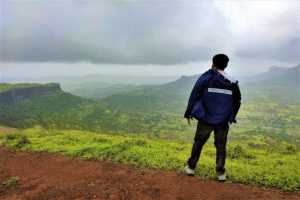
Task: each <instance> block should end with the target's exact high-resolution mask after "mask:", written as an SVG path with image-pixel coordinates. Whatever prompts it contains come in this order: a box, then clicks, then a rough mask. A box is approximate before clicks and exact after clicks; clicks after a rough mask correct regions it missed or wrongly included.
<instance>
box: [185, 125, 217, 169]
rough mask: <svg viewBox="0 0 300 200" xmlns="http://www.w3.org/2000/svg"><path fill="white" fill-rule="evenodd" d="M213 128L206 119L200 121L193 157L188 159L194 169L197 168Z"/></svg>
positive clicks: (190, 166)
mask: <svg viewBox="0 0 300 200" xmlns="http://www.w3.org/2000/svg"><path fill="white" fill-rule="evenodd" d="M213 130H214V128H213V126H211V125H210V124H208V123H206V122H205V121H198V125H197V130H196V134H195V138H194V144H193V148H192V153H191V157H190V158H189V160H188V165H189V168H190V169H192V170H194V169H195V168H196V164H197V162H198V160H199V157H200V154H201V150H202V147H203V145H204V144H205V143H206V141H207V140H208V138H209V136H210V133H211V132H212V131H213Z"/></svg>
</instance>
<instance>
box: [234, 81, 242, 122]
mask: <svg viewBox="0 0 300 200" xmlns="http://www.w3.org/2000/svg"><path fill="white" fill-rule="evenodd" d="M232 98H233V111H234V117H236V115H237V113H238V111H239V109H240V106H241V102H242V100H241V91H240V88H239V86H238V85H237V88H236V89H235V91H234V92H233V95H232Z"/></svg>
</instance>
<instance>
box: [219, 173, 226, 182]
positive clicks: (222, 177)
mask: <svg viewBox="0 0 300 200" xmlns="http://www.w3.org/2000/svg"><path fill="white" fill-rule="evenodd" d="M218 180H219V181H225V180H226V172H225V173H224V174H223V175H221V174H219V173H218Z"/></svg>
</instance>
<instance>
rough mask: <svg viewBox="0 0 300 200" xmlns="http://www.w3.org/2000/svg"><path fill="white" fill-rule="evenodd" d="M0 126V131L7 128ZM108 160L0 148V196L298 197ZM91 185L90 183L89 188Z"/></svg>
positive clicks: (297, 196)
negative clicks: (12, 181) (15, 179)
mask: <svg viewBox="0 0 300 200" xmlns="http://www.w3.org/2000/svg"><path fill="white" fill-rule="evenodd" d="M1 130H2V134H3V133H5V131H4V130H10V131H12V129H9V128H6V129H3V127H2V129H0V131H1ZM0 134H1V133H0ZM109 158H111V157H109V156H108V157H107V158H106V160H105V161H99V160H97V159H95V158H90V159H79V158H76V157H72V156H68V157H63V156H62V155H60V154H59V153H55V154H50V153H47V152H40V153H37V154H33V153H31V152H29V151H17V150H16V149H9V148H5V145H3V146H2V147H1V146H0V199H6V200H12V199H13V200H15V199H21V200H22V199H24V200H25V199H26V200H27V199H35V200H39V199H41V200H42V199H43V200H44V199H59V200H60V199H70V200H74V199H120V200H125V199H163V200H164V199H166V200H168V199H174V200H175V199H176V200H177V199H178V200H179V199H182V200H186V199H197V200H198V199H211V200H213V199H222V200H226V199H242V200H244V199H262V200H267V199H272V200H275V199H295V200H296V199H300V193H297V194H295V193H285V192H283V194H281V193H280V190H278V189H275V188H272V190H275V191H272V190H271V191H264V190H262V189H261V186H258V187H254V186H251V185H247V184H243V185H241V183H232V184H225V183H222V182H219V181H218V180H217V179H213V180H212V179H206V180H201V179H198V178H196V177H190V176H188V175H186V174H182V173H181V172H178V171H170V170H152V169H149V168H143V169H141V170H140V169H138V168H137V167H136V166H135V165H124V164H122V163H121V162H119V163H118V164H114V163H108V162H107V159H109ZM112 160H113V158H112ZM200 161H201V160H200ZM136 162H137V161H136ZM183 167H184V166H182V168H183ZM196 173H197V171H196ZM198 173H199V171H198ZM13 177H19V178H20V179H19V180H17V181H16V185H15V187H13V186H10V187H8V186H6V185H3V183H4V182H5V181H8V180H10V179H11V178H13ZM92 183H93V184H95V186H89V185H91V184H92ZM253 191H256V192H255V193H253Z"/></svg>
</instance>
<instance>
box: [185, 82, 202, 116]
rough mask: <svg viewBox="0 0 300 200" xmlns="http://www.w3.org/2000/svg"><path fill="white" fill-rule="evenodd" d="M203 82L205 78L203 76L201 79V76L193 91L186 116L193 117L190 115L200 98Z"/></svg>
mask: <svg viewBox="0 0 300 200" xmlns="http://www.w3.org/2000/svg"><path fill="white" fill-rule="evenodd" d="M203 83H204V79H203V78H202V79H201V77H200V78H199V79H198V81H197V82H196V84H195V86H194V88H193V90H192V92H191V96H190V98H189V102H188V106H187V109H186V112H185V114H184V117H185V118H191V117H190V115H191V113H192V111H193V108H194V105H195V104H196V102H197V101H198V100H200V97H201V91H202V85H203Z"/></svg>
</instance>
